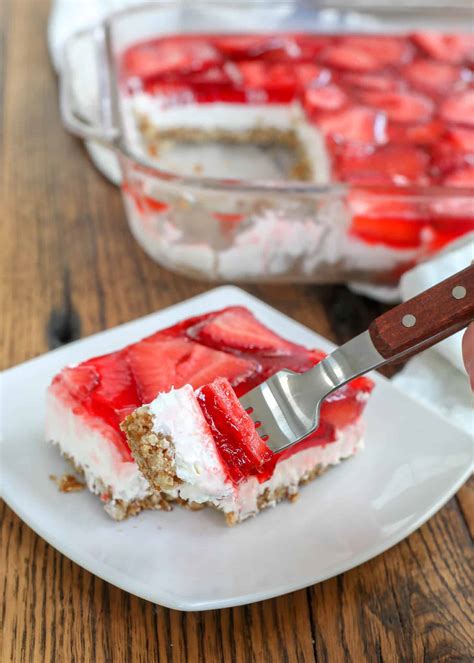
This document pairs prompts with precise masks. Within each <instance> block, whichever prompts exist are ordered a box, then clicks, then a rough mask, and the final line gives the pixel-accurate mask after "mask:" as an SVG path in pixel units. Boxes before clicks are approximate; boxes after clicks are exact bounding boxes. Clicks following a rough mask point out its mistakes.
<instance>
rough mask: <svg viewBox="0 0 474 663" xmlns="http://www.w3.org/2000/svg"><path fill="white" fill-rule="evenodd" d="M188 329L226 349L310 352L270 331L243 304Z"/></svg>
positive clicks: (277, 353)
mask: <svg viewBox="0 0 474 663" xmlns="http://www.w3.org/2000/svg"><path fill="white" fill-rule="evenodd" d="M188 333H189V334H190V335H191V336H192V337H193V338H195V339H196V340H198V341H200V342H201V343H205V344H206V345H210V346H212V347H217V348H222V349H223V350H238V351H240V352H249V353H260V354H262V355H267V356H287V355H291V354H292V353H301V352H303V353H307V350H306V349H305V348H303V347H302V346H299V345H296V344H295V343H290V341H286V340H285V339H284V338H281V336H278V335H277V334H275V333H274V332H272V331H270V329H268V328H267V327H265V326H264V325H262V323H261V322H259V321H258V320H257V319H256V318H255V316H254V315H253V314H252V313H251V312H250V311H249V310H248V309H246V308H244V307H242V306H233V307H231V308H228V309H224V311H222V312H221V313H219V314H218V315H216V316H215V317H213V318H210V319H208V320H206V321H205V322H204V323H203V324H200V325H199V324H198V325H196V326H195V327H191V328H190V329H189V330H188Z"/></svg>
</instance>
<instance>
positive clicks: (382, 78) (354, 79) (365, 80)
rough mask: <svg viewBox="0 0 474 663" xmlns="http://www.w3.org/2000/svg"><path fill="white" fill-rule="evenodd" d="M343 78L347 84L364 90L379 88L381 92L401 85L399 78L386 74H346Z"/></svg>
mask: <svg viewBox="0 0 474 663" xmlns="http://www.w3.org/2000/svg"><path fill="white" fill-rule="evenodd" d="M342 80H343V81H344V83H345V84H347V85H350V86H353V87H355V88H362V89H364V90H378V91H379V92H389V91H392V90H396V89H397V88H398V87H400V81H399V80H398V79H397V78H391V77H389V76H387V75H384V74H353V73H347V74H344V76H343V77H342Z"/></svg>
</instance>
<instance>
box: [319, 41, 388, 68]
mask: <svg viewBox="0 0 474 663" xmlns="http://www.w3.org/2000/svg"><path fill="white" fill-rule="evenodd" d="M321 59H322V61H323V62H324V64H327V65H328V66H330V67H336V68H337V69H346V70H348V71H358V72H369V71H377V69H380V64H379V62H378V60H377V59H376V58H375V57H374V56H373V55H372V54H371V53H368V52H367V51H366V50H365V49H364V48H361V47H355V46H345V45H344V44H339V45H337V46H330V47H329V48H328V49H326V50H325V51H324V52H323V53H322V57H321Z"/></svg>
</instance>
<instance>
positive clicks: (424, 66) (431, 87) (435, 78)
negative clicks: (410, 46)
mask: <svg viewBox="0 0 474 663" xmlns="http://www.w3.org/2000/svg"><path fill="white" fill-rule="evenodd" d="M404 72H405V76H406V77H407V79H408V80H409V81H410V83H411V84H412V85H414V86H415V87H418V88H420V89H421V90H426V91H427V92H435V93H439V94H441V93H443V92H446V91H447V90H449V89H450V88H452V87H453V85H454V84H455V83H457V82H458V81H459V80H460V79H461V69H460V68H459V67H456V66H454V65H451V64H447V63H446V62H437V61H436V60H426V59H418V60H415V61H414V62H410V64H409V65H407V66H406V67H405V70H404Z"/></svg>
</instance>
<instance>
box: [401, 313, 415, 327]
mask: <svg viewBox="0 0 474 663" xmlns="http://www.w3.org/2000/svg"><path fill="white" fill-rule="evenodd" d="M402 325H403V326H404V327H414V326H415V325H416V318H415V316H414V315H412V314H411V313H407V314H406V315H404V316H403V318H402Z"/></svg>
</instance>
